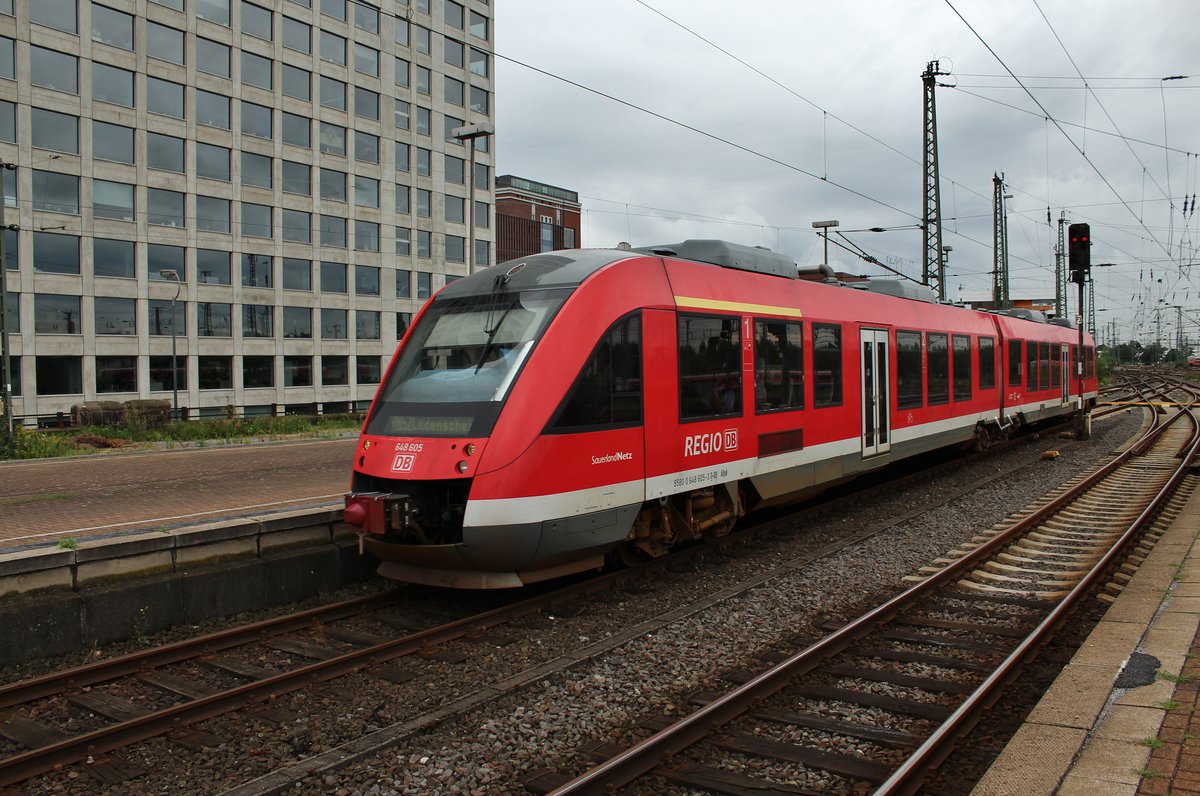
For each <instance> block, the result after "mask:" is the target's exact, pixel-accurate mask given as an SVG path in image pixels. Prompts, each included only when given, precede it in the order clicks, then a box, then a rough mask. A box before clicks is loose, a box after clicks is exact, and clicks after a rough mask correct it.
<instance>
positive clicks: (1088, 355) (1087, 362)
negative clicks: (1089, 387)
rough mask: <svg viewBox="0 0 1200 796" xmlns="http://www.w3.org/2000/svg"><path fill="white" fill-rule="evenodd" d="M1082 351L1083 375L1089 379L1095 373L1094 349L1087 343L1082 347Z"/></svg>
mask: <svg viewBox="0 0 1200 796" xmlns="http://www.w3.org/2000/svg"><path fill="white" fill-rule="evenodd" d="M1083 353H1084V358H1083V363H1084V368H1085V372H1084V376H1085V377H1086V378H1089V379H1091V378H1094V377H1095V375H1096V349H1095V348H1093V347H1092V346H1090V345H1089V346H1086V347H1085V348H1084V349H1083Z"/></svg>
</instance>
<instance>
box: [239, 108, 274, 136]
mask: <svg viewBox="0 0 1200 796" xmlns="http://www.w3.org/2000/svg"><path fill="white" fill-rule="evenodd" d="M242 132H243V133H245V134H246V135H252V136H254V137H255V138H270V137H271V135H272V133H271V109H270V108H268V107H267V106H265V105H255V104H254V103H253V102H245V101H243V102H242Z"/></svg>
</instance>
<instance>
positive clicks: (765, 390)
mask: <svg viewBox="0 0 1200 796" xmlns="http://www.w3.org/2000/svg"><path fill="white" fill-rule="evenodd" d="M754 408H755V410H756V411H758V412H777V411H780V410H783V409H803V408H804V324H802V323H799V322H795V321H768V320H763V319H758V320H755V321H754Z"/></svg>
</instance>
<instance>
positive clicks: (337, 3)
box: [321, 0, 346, 22]
mask: <svg viewBox="0 0 1200 796" xmlns="http://www.w3.org/2000/svg"><path fill="white" fill-rule="evenodd" d="M321 13H322V14H324V15H325V16H327V17H333V18H334V19H340V20H341V21H342V22H345V21H346V0H321Z"/></svg>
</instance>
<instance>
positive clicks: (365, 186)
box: [354, 176, 379, 207]
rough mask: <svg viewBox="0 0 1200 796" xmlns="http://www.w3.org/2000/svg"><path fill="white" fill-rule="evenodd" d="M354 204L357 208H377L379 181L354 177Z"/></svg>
mask: <svg viewBox="0 0 1200 796" xmlns="http://www.w3.org/2000/svg"><path fill="white" fill-rule="evenodd" d="M354 204H356V205H357V206H359V207H379V180H376V179H374V178H372V177H360V176H355V178H354Z"/></svg>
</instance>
